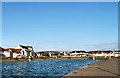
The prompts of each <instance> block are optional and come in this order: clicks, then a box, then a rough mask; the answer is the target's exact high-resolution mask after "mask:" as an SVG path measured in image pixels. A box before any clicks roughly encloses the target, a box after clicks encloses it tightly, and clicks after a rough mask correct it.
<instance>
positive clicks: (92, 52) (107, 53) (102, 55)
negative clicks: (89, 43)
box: [88, 51, 114, 57]
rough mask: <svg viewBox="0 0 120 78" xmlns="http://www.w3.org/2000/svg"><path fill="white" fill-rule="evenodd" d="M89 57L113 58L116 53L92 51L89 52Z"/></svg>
mask: <svg viewBox="0 0 120 78" xmlns="http://www.w3.org/2000/svg"><path fill="white" fill-rule="evenodd" d="M88 55H89V56H90V57H93V56H95V57H105V56H111V57H114V52H113V51H90V52H88Z"/></svg>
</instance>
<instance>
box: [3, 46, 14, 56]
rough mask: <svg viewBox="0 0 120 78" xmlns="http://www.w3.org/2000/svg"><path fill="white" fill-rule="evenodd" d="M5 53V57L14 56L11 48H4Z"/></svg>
mask: <svg viewBox="0 0 120 78" xmlns="http://www.w3.org/2000/svg"><path fill="white" fill-rule="evenodd" d="M2 52H3V55H5V57H4V58H12V57H13V52H12V50H11V49H9V48H2Z"/></svg>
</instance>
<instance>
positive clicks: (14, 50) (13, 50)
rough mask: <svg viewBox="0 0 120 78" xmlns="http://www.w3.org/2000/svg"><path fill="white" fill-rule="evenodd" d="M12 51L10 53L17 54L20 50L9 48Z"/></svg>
mask: <svg viewBox="0 0 120 78" xmlns="http://www.w3.org/2000/svg"><path fill="white" fill-rule="evenodd" d="M10 49H11V50H12V52H16V53H19V52H20V51H21V50H22V49H15V48H10Z"/></svg>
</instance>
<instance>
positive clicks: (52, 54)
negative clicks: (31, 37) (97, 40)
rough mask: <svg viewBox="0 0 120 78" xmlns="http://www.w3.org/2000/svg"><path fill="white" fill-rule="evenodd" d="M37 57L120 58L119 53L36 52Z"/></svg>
mask: <svg viewBox="0 0 120 78" xmlns="http://www.w3.org/2000/svg"><path fill="white" fill-rule="evenodd" d="M36 54H37V56H38V57H43V56H48V57H53V58H57V57H105V56H111V57H120V51H89V52H86V51H82V50H81V51H71V52H37V53H36Z"/></svg>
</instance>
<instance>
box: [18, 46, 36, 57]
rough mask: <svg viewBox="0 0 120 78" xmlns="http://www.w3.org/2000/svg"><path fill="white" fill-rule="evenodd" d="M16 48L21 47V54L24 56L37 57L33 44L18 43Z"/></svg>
mask: <svg viewBox="0 0 120 78" xmlns="http://www.w3.org/2000/svg"><path fill="white" fill-rule="evenodd" d="M16 49H21V56H22V57H29V56H31V57H35V52H34V50H33V47H32V46H23V45H18V46H17V47H16Z"/></svg>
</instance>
